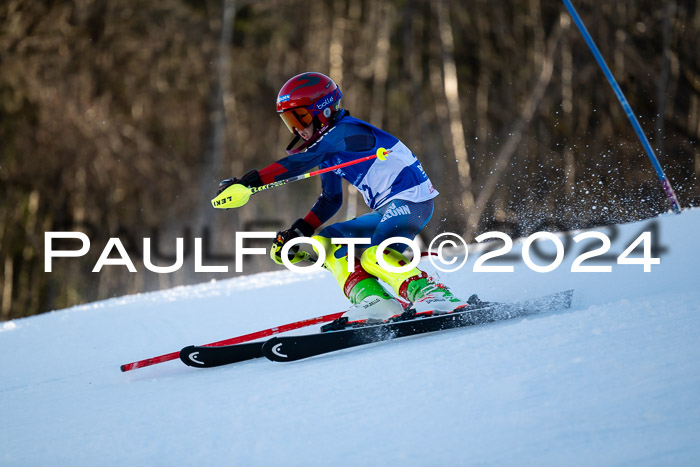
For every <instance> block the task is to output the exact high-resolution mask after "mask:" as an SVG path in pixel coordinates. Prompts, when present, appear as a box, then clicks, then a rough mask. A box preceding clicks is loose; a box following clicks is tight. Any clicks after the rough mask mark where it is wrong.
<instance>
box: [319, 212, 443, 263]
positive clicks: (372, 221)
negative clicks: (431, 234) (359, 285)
mask: <svg viewBox="0 0 700 467" xmlns="http://www.w3.org/2000/svg"><path fill="white" fill-rule="evenodd" d="M433 208H434V206H433V200H432V199H429V200H427V201H421V202H420V203H414V202H411V201H405V200H393V201H390V202H389V203H387V204H386V205H384V206H382V207H381V208H379V209H378V210H376V211H373V212H370V213H367V214H363V215H361V216H359V217H356V218H355V219H352V220H349V221H345V222H338V223H336V224H331V225H329V226H328V227H326V228H324V229H323V230H321V232H319V235H320V236H322V237H326V238H333V237H340V238H370V239H371V240H372V243H371V244H369V245H366V246H364V245H361V246H362V247H364V248H369V247H371V246H376V245H379V244H380V243H382V242H383V241H384V240H386V239H387V238H391V237H404V238H408V239H410V240H413V239H414V238H415V237H416V235H418V233H420V231H421V230H423V228H424V227H425V225H426V224H427V223H428V221H429V220H430V218H431V217H432V215H433ZM359 246H360V245H358V247H359ZM407 247H408V246H407V245H406V244H404V243H395V244H393V245H390V248H392V249H394V250H396V251H398V252H400V253H403V251H404V250H405V249H406V248H407ZM347 251H348V250H347V246H343V247H342V248H340V249H339V250H337V251H336V252H335V257H336V258H341V257H342V256H345V255H346V254H347Z"/></svg>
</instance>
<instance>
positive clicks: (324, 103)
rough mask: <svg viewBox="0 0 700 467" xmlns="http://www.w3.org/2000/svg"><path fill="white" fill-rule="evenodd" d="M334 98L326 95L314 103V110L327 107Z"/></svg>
mask: <svg viewBox="0 0 700 467" xmlns="http://www.w3.org/2000/svg"><path fill="white" fill-rule="evenodd" d="M334 100H335V99H333V96H328V97H326V98H325V99H323V100H322V101H321V102H319V103H318V104H316V110H322V109H323V108H324V107H328V106H329V105H330V104H332V103H333V101H334Z"/></svg>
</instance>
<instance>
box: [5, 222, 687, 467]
mask: <svg viewBox="0 0 700 467" xmlns="http://www.w3.org/2000/svg"><path fill="white" fill-rule="evenodd" d="M597 231H599V232H602V233H605V234H606V235H607V236H608V237H610V238H611V239H613V241H612V245H611V248H610V250H609V251H608V253H607V255H606V256H605V259H604V261H596V260H588V261H585V262H583V265H584V266H585V265H589V266H591V265H611V266H612V272H607V273H604V272H587V273H584V272H578V273H575V272H571V271H570V269H571V266H572V263H573V262H574V260H575V259H576V257H577V256H578V255H579V254H580V253H581V252H582V251H592V250H594V249H595V248H597V247H599V246H600V245H601V242H600V241H598V240H585V241H581V242H580V243H576V242H573V241H571V238H572V237H573V236H574V235H576V234H578V233H579V232H575V233H572V234H570V235H569V236H568V237H567V236H562V237H560V238H561V239H562V243H563V244H564V245H565V246H566V250H565V253H566V254H565V256H564V260H563V262H562V264H561V265H560V266H559V267H557V268H556V269H555V270H553V271H551V272H547V273H539V272H535V271H533V270H532V269H531V268H530V267H528V266H527V265H526V264H525V263H524V262H523V260H522V258H521V248H522V243H521V242H516V243H515V245H514V247H513V250H512V251H511V255H510V256H509V257H508V258H507V259H506V260H502V261H500V262H499V261H497V260H491V261H490V262H489V261H487V262H486V263H485V264H486V265H508V264H510V265H513V266H514V272H510V273H507V272H499V273H486V272H473V268H474V262H475V260H476V259H478V258H479V256H480V254H481V253H479V252H476V251H472V252H471V253H470V254H469V257H468V261H467V262H466V264H465V266H464V267H463V268H461V269H460V270H459V271H457V272H453V273H440V278H441V280H442V281H443V282H445V283H446V284H448V285H449V286H451V287H452V289H453V290H454V291H456V292H457V293H458V294H460V295H462V296H464V297H466V296H468V295H470V294H472V293H478V294H479V296H480V297H481V298H482V299H485V300H492V301H511V300H519V299H525V298H531V297H537V296H540V295H544V294H547V293H550V292H555V291H559V290H564V289H569V288H573V289H575V290H576V292H575V296H574V304H573V307H572V308H571V309H570V310H565V311H557V312H550V313H544V314H541V315H537V316H531V317H528V318H523V319H515V320H512V321H506V322H500V323H493V324H489V325H484V326H479V327H473V328H463V329H455V330H450V331H444V332H440V333H435V334H429V335H422V336H415V337H410V338H406V339H401V340H397V341H393V342H385V343H379V344H373V345H368V346H364V347H360V348H356V349H350V350H347V351H342V352H337V353H331V354H327V355H324V356H319V357H315V358H311V359H307V360H302V361H299V362H295V363H273V362H270V361H268V360H266V359H257V360H252V361H248V362H243V363H238V364H234V365H228V366H224V367H219V368H213V369H194V368H190V367H187V366H185V365H183V364H182V363H181V362H180V361H179V360H175V361H171V362H167V363H162V364H159V365H154V366H151V367H148V368H142V369H138V370H134V371H131V372H127V373H122V372H120V370H119V366H120V364H123V363H129V362H132V361H136V360H141V359H144V358H148V357H153V356H156V355H160V354H165V353H169V352H173V351H177V350H179V349H180V348H182V347H184V346H186V345H189V344H204V343H208V342H214V341H218V340H223V339H227V338H230V337H234V336H237V335H241V334H245V333H249V332H253V331H256V330H260V329H265V328H268V327H272V326H275V325H281V324H284V323H288V322H292V321H296V320H300V319H303V318H310V317H314V316H320V315H325V314H328V313H333V312H336V311H340V310H342V309H343V308H345V307H346V302H345V298H344V297H343V295H342V293H341V292H340V290H339V289H338V287H337V285H336V284H335V282H334V280H333V278H332V277H331V275H330V273H327V272H325V271H318V272H306V273H295V272H291V271H287V270H282V271H279V272H275V273H265V274H257V275H251V276H246V277H242V278H237V279H228V280H219V281H216V282H211V283H204V284H200V285H196V286H189V287H177V288H174V289H171V290H164V291H160V292H155V293H148V294H141V295H135V296H126V297H122V298H116V299H110V300H105V301H100V302H96V303H91V304H89V305H84V306H78V307H74V308H70V309H65V310H59V311H55V312H52V313H46V314H43V315H40V316H36V317H32V318H26V319H19V320H14V321H10V322H4V323H0V465H3V466H6V465H31V466H36V465H52V466H53V465H72V466H75V465H78V466H79V465H87V466H94V465H120V466H121V465H168V466H173V465H213V464H217V465H300V466H301V465H394V464H400V465H461V464H467V465H472V464H477V465H480V464H498V465H537V466H540V465H610V464H614V465H619V464H628V465H639V464H641V465H690V464H695V465H697V463H698V462H700V339H699V338H700V281H698V270H699V266H698V264H699V262H700V249H699V248H698V232H700V210H689V211H685V212H683V213H682V214H681V215H672V214H667V215H662V216H660V217H659V218H656V219H650V220H646V221H641V222H637V223H633V224H627V225H620V226H613V227H608V228H601V229H597ZM643 231H650V232H652V239H653V240H654V242H655V243H656V244H657V246H658V247H659V248H658V249H655V252H656V253H657V254H658V257H659V258H660V264H658V265H652V266H651V272H644V271H643V269H644V268H643V266H642V265H629V264H620V265H618V264H616V258H617V256H618V255H619V254H621V253H622V252H623V251H624V250H625V249H626V248H627V246H629V245H630V244H631V243H632V242H633V240H635V239H636V238H637V237H638V236H639V234H640V233H641V232H643ZM541 243H542V249H543V250H550V251H552V252H553V251H554V249H553V243H552V242H551V241H549V240H545V241H543V242H541ZM632 256H638V257H639V256H641V249H640V251H638V252H637V253H635V254H634V255H632ZM533 260H534V261H535V262H536V263H538V264H540V265H546V263H547V260H544V259H542V258H540V259H537V258H534V256H533ZM112 267H116V266H112ZM422 267H423V268H424V269H426V270H428V271H429V272H431V273H432V272H435V271H436V269H435V267H434V266H432V265H431V264H430V263H429V262H426V261H424V262H423V263H422ZM307 331H313V329H309V330H307Z"/></svg>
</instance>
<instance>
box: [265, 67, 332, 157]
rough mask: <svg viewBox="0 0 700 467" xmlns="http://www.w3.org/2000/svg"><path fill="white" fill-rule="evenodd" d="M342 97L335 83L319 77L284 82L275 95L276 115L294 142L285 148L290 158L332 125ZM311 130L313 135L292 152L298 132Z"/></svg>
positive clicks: (298, 78)
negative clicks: (309, 127)
mask: <svg viewBox="0 0 700 467" xmlns="http://www.w3.org/2000/svg"><path fill="white" fill-rule="evenodd" d="M342 97H343V94H342V93H341V92H340V88H339V87H338V85H337V84H335V82H334V81H333V80H332V79H330V78H329V77H328V76H326V75H324V74H322V73H313V72H311V73H302V74H300V75H297V76H295V77H293V78H292V79H290V80H289V81H287V82H286V83H285V84H284V86H282V89H280V92H279V94H278V95H277V113H278V114H279V116H280V117H281V118H282V121H283V122H284V124H285V125H287V128H289V131H291V132H292V133H293V134H294V135H295V136H296V138H294V140H293V141H292V143H291V144H290V145H289V146H288V147H287V152H288V153H290V154H293V153H295V152H299V151H300V150H302V149H304V148H306V147H308V146H309V145H311V144H312V143H313V142H315V141H316V140H317V139H318V138H319V137H320V136H321V135H322V134H323V133H324V132H325V131H326V130H328V128H330V126H331V125H332V124H333V122H334V121H335V117H336V116H337V112H338V111H339V110H340V99H341V98H342ZM312 124H313V126H314V134H313V136H312V137H311V138H309V140H308V141H306V142H305V143H304V144H302V145H301V146H300V147H299V148H297V149H296V150H291V147H293V146H294V144H296V142H297V141H298V140H299V133H298V132H299V131H301V130H303V129H304V128H306V127H308V126H309V125H312Z"/></svg>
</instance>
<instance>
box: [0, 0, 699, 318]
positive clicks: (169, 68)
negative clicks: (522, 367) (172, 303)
mask: <svg viewBox="0 0 700 467" xmlns="http://www.w3.org/2000/svg"><path fill="white" fill-rule="evenodd" d="M574 4H575V5H576V7H577V8H578V9H579V13H580V14H581V16H582V19H583V21H584V23H585V24H586V25H587V26H588V29H589V31H590V32H591V34H592V36H593V38H594V39H595V40H596V42H597V44H598V46H599V48H600V50H601V53H602V54H603V56H604V57H605V58H606V60H607V61H608V63H609V65H610V67H611V69H612V72H613V74H614V75H615V77H616V78H617V80H618V82H619V83H620V85H621V87H622V88H623V90H624V92H625V95H626V96H627V98H628V100H629V102H630V105H631V106H632V108H633V109H634V111H635V113H636V114H637V116H638V118H639V120H640V122H641V124H642V126H643V128H644V130H645V133H646V134H647V135H648V137H649V139H650V141H651V143H652V146H653V147H654V148H655V150H656V151H657V155H658V156H659V159H660V161H661V164H662V165H663V167H664V169H665V170H666V174H667V176H668V178H669V179H670V181H671V183H672V185H673V186H674V188H675V190H676V194H677V195H678V198H679V199H680V202H681V205H682V206H684V207H688V206H693V205H698V202H699V201H700V189H699V188H698V184H697V178H698V173H699V172H700V153H699V151H698V146H697V142H698V139H699V138H700V53H699V52H698V45H699V44H700V9H698V7H697V4H696V2H695V1H676V0H667V1H663V2H659V1H654V0H630V1H617V2H597V1H592V0H580V1H576V2H574ZM304 71H319V72H322V73H326V74H328V75H330V76H331V77H332V78H333V79H334V80H335V81H336V82H337V83H338V84H339V85H340V87H341V89H342V91H343V94H344V98H343V103H344V106H345V107H346V108H348V109H349V110H350V111H351V112H352V114H353V115H354V116H356V117H359V118H361V119H364V120H367V121H369V122H370V123H372V124H374V125H377V126H379V127H381V128H383V129H385V130H387V131H389V132H391V133H393V134H394V135H396V136H397V137H398V138H399V139H401V140H402V141H403V142H404V143H406V144H407V145H408V146H409V147H410V148H411V149H412V150H413V152H414V153H415V154H416V155H417V156H418V158H419V159H420V160H421V162H422V163H423V166H424V168H425V170H426V172H427V173H428V175H429V176H430V177H431V179H432V181H433V183H434V184H435V186H436V188H437V189H438V190H439V191H440V192H441V196H439V197H438V198H437V199H436V212H435V214H434V216H433V219H432V221H431V222H430V223H429V224H428V226H427V227H426V229H425V232H424V237H425V239H427V240H429V239H431V238H433V237H434V236H436V235H437V234H439V233H442V232H456V233H459V234H460V235H462V236H463V237H464V238H466V239H468V240H470V239H473V238H474V237H475V236H477V235H478V234H479V233H482V232H485V231H489V230H501V231H503V232H506V233H508V234H509V235H511V237H513V238H516V237H519V236H525V235H528V234H530V233H532V232H535V231H540V230H552V231H556V230H568V229H575V228H582V227H590V226H596V225H606V224H611V223H618V222H624V221H627V220H633V219H643V218H648V217H651V216H654V215H656V214H658V213H660V212H664V211H666V210H668V208H669V205H668V202H667V200H666V199H665V197H664V194H663V191H662V189H661V188H660V184H659V183H658V181H657V179H656V175H655V172H654V170H653V168H652V165H651V163H650V162H649V160H648V159H647V156H646V155H645V154H644V151H643V149H642V146H641V144H640V143H639V141H638V140H637V138H636V135H635V133H634V130H633V129H632V127H631V125H630V124H629V122H628V121H627V119H626V117H625V115H624V112H623V110H622V109H621V107H620V105H619V104H618V102H617V100H616V99H615V95H614V93H613V91H612V89H611V88H610V86H609V85H608V84H607V82H606V81H605V78H604V76H603V74H602V73H601V71H600V69H599V68H598V66H597V64H596V63H595V61H594V58H593V56H592V55H591V53H590V51H589V50H588V49H587V48H586V45H585V43H584V41H583V39H582V38H581V35H580V33H579V32H578V30H577V29H576V28H575V26H574V25H573V23H572V21H571V18H570V17H569V15H568V13H567V12H566V10H565V8H564V6H563V4H562V3H561V2H559V1H555V0H549V1H547V0H509V1H503V0H471V1H461V0H454V1H451V0H438V1H427V0H376V1H370V0H339V1H330V0H325V1H318V2H302V1H280V0H261V1H240V0H217V1H194V0H163V1H158V2H143V1H137V0H111V1H107V0H95V1H87V0H75V1H20V0H10V1H5V2H2V4H1V5H0V275H1V280H0V320H7V319H12V318H17V317H21V316H28V315H32V314H36V313H41V312H45V311H48V310H53V309H59V308H64V307H67V306H71V305H74V304H78V303H84V302H89V301H93V300H97V299H103V298H108V297H113V296H119V295H124V294H127V293H136V292H144V291H149V290H155V289H160V288H164V287H172V286H175V285H181V284H189V283H196V282H203V281H206V280H210V279H212V278H217V279H222V278H226V277H230V276H232V275H234V273H233V270H234V267H233V260H232V258H233V253H234V246H233V245H234V244H233V241H234V236H235V234H236V232H242V231H253V230H265V231H276V230H279V229H282V228H286V227H287V226H289V225H290V224H291V222H292V221H294V220H295V219H296V218H298V217H302V216H303V215H304V214H306V212H307V211H308V209H309V208H310V207H311V205H312V204H313V202H314V200H315V199H316V197H317V195H318V194H319V191H320V184H319V182H318V180H315V179H313V180H307V181H303V182H298V183H296V184H294V185H290V186H287V187H283V188H277V189H275V190H271V191H269V192H265V193H261V194H259V195H256V196H255V197H254V198H253V199H252V200H251V202H250V203H249V204H248V205H246V206H245V207H243V208H240V209H237V210H228V211H219V210H214V209H213V208H211V206H210V203H209V200H210V199H211V198H212V197H213V195H214V194H215V193H216V188H217V184H218V182H219V181H220V180H221V179H223V178H227V177H230V176H234V175H237V176H240V175H242V174H243V173H245V172H246V171H247V170H249V169H252V168H262V167H264V166H266V165H268V164H270V163H272V162H274V161H276V160H277V159H279V158H281V157H283V156H284V155H285V153H284V148H285V146H286V145H287V143H288V142H289V140H290V139H291V134H290V133H289V132H288V130H287V129H286V127H285V126H284V125H283V124H282V122H281V121H280V119H279V117H277V115H276V113H275V99H276V97H277V92H278V90H279V88H280V87H281V86H282V84H284V82H285V81H286V80H287V79H289V78H290V77H291V76H293V75H296V74H298V73H301V72H304ZM346 190H347V191H346V195H345V199H346V204H345V206H344V207H343V209H342V210H341V212H339V213H338V214H337V215H336V217H335V218H334V220H336V221H337V220H344V219H346V218H352V217H354V216H356V215H359V214H361V213H363V212H366V207H365V206H364V204H363V203H362V200H361V198H360V197H358V195H357V192H356V191H355V190H354V188H351V187H350V188H346ZM48 231H80V232H84V233H86V234H87V235H88V237H89V238H90V240H91V249H90V251H89V253H88V254H87V255H86V256H84V257H82V258H61V259H54V260H53V268H52V272H50V273H48V272H45V270H44V267H45V265H44V252H45V245H44V235H45V232H48ZM110 237H118V238H119V239H120V240H121V242H122V243H123V244H124V246H125V247H126V249H127V252H128V253H129V256H130V258H131V259H132V261H133V262H134V264H135V266H136V268H137V270H138V272H137V273H130V272H128V271H127V268H126V267H123V266H105V267H104V268H103V269H102V271H101V272H100V273H93V272H92V269H93V266H94V265H95V263H96V261H97V259H98V258H99V255H100V254H101V253H102V249H103V248H104V247H105V245H106V244H107V241H108V239H109V238H110ZM144 237H149V238H152V241H153V242H154V243H153V246H154V251H155V253H154V255H155V257H154V262H156V263H157V264H159V265H167V264H172V262H173V261H174V253H175V242H176V238H183V239H184V244H185V252H186V258H185V263H184V264H185V265H184V267H183V268H181V269H180V270H179V271H178V272H176V273H172V274H157V273H153V272H150V271H147V270H146V268H145V267H144V264H143V261H142V258H143V244H142V242H143V238H144ZM194 238H202V240H203V242H204V245H205V248H204V250H205V253H204V261H205V264H219V265H229V270H230V271H231V272H230V273H228V274H223V273H195V272H194V260H193V256H194V255H193V251H192V250H193V248H192V246H193V244H194ZM267 243H268V242H260V243H259V245H257V246H266V245H267ZM78 246H79V244H78V243H77V242H70V241H65V242H63V243H59V244H57V245H56V247H59V248H76V247H78ZM249 246H256V244H255V242H251V244H250V245H249ZM276 267H277V266H276V265H274V264H273V263H272V262H271V261H269V259H266V258H264V257H260V258H253V259H251V260H249V261H248V262H246V265H245V272H246V273H252V272H256V271H262V270H271V269H274V268H276Z"/></svg>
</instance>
